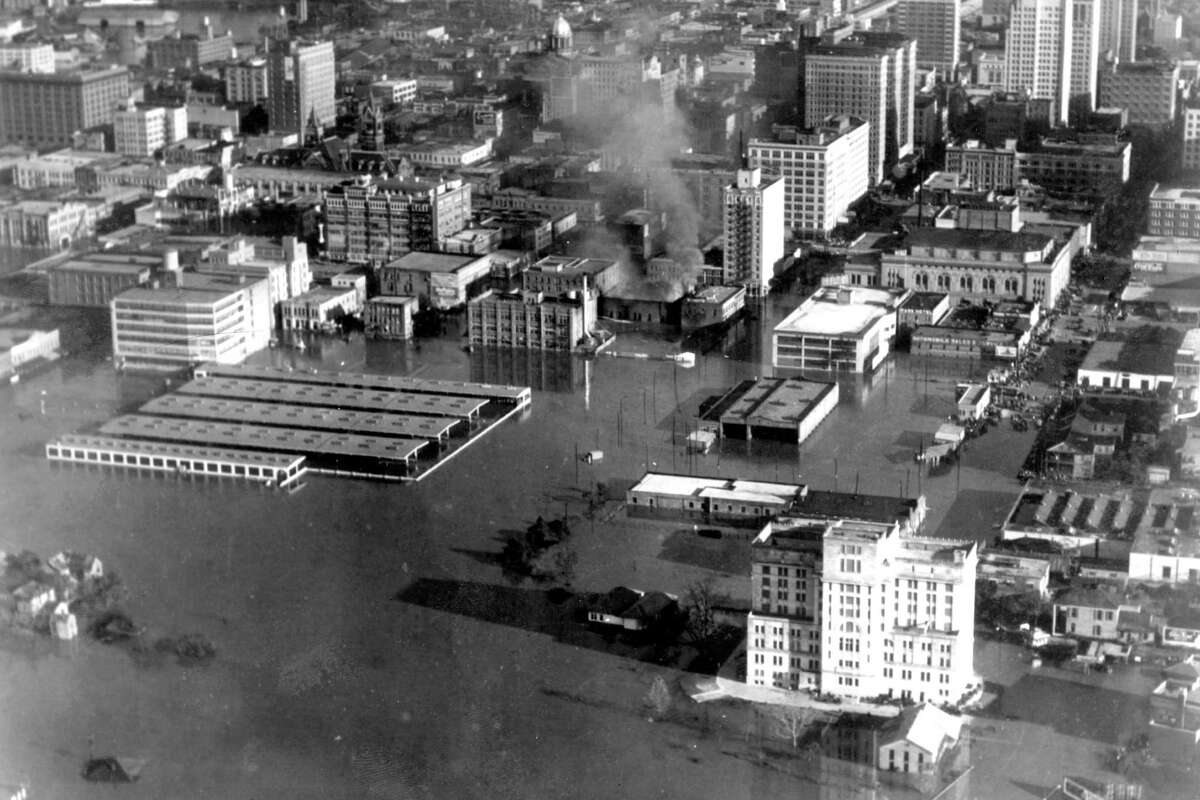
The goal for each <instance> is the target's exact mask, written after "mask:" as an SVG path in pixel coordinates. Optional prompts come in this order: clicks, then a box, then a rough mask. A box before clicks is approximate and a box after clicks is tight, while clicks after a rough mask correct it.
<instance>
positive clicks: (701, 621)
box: [684, 578, 718, 642]
mask: <svg viewBox="0 0 1200 800" xmlns="http://www.w3.org/2000/svg"><path fill="white" fill-rule="evenodd" d="M717 599H718V597H717V592H716V587H715V585H714V583H713V580H712V578H705V579H704V580H701V581H694V582H693V583H692V584H691V585H689V586H688V588H687V594H686V596H685V599H684V603H685V606H686V613H687V622H686V624H685V626H684V630H685V632H686V633H687V636H688V638H689V639H691V640H692V641H693V642H704V641H707V640H708V639H709V638H710V637H711V636H712V635H713V634H714V633H716V630H717V620H716V603H717Z"/></svg>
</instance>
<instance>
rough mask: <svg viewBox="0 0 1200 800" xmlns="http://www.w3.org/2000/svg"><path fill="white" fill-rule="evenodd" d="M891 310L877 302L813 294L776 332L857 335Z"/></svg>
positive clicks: (777, 326)
mask: <svg viewBox="0 0 1200 800" xmlns="http://www.w3.org/2000/svg"><path fill="white" fill-rule="evenodd" d="M890 313H892V312H890V311H888V310H887V309H886V308H883V307H882V306H878V305H874V304H871V305H868V304H865V303H837V302H833V301H830V300H823V299H820V298H810V300H806V301H805V302H803V303H801V304H800V307H799V308H797V309H796V310H795V311H793V312H792V313H790V314H788V315H787V316H786V317H784V319H783V321H782V322H780V323H779V324H778V325H776V326H775V333H777V334H778V333H798V334H811V335H817V336H858V335H859V334H861V333H864V332H865V331H867V330H868V329H869V328H870V327H871V326H872V325H874V324H875V323H877V322H879V320H881V319H883V318H884V317H885V316H887V315H888V314H890Z"/></svg>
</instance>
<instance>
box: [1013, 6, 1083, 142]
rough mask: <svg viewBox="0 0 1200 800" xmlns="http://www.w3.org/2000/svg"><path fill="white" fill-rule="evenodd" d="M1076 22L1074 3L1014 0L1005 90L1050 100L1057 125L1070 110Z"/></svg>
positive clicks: (1065, 117) (1052, 117)
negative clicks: (1073, 24) (1074, 27)
mask: <svg viewBox="0 0 1200 800" xmlns="http://www.w3.org/2000/svg"><path fill="white" fill-rule="evenodd" d="M1073 21H1074V8H1073V2H1072V0H1013V4H1012V9H1011V12H1010V15H1009V20H1008V34H1007V39H1006V40H1005V47H1004V55H1005V64H1004V80H1005V84H1006V85H1005V89H1006V90H1007V91H1010V92H1017V91H1025V92H1028V93H1029V96H1030V97H1032V98H1035V99H1044V100H1049V101H1050V114H1051V119H1052V120H1054V121H1055V122H1062V123H1065V122H1066V121H1067V113H1068V111H1069V109H1070V102H1069V101H1070V91H1071V65H1072V56H1071V49H1072V45H1073V44H1074V40H1075V34H1074V29H1073V27H1072V22H1073Z"/></svg>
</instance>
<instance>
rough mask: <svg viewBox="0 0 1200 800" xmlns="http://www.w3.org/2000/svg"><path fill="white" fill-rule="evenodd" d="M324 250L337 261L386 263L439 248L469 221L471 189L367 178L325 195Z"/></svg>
mask: <svg viewBox="0 0 1200 800" xmlns="http://www.w3.org/2000/svg"><path fill="white" fill-rule="evenodd" d="M323 207H324V215H325V252H326V255H327V256H328V257H329V258H330V259H332V260H334V261H347V262H350V263H352V264H383V263H386V262H388V261H390V260H392V259H395V258H399V257H400V256H403V255H404V254H406V253H408V252H410V251H413V250H435V249H437V247H438V243H439V242H440V241H442V240H443V239H445V238H448V237H450V236H452V235H453V234H455V233H458V232H459V231H460V230H462V229H463V228H464V227H466V225H467V223H468V222H470V219H471V186H470V184H467V183H464V182H463V181H462V179H461V178H455V179H452V180H443V181H440V182H437V183H432V182H422V181H379V182H371V181H370V179H368V178H363V179H360V180H358V181H356V182H355V183H353V184H346V185H343V186H337V187H334V188H331V189H328V190H326V192H325V194H324V203H323Z"/></svg>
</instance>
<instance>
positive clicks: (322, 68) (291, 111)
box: [266, 39, 336, 140]
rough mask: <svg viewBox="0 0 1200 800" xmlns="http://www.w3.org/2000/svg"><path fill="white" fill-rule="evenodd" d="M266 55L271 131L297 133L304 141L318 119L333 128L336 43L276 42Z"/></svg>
mask: <svg viewBox="0 0 1200 800" xmlns="http://www.w3.org/2000/svg"><path fill="white" fill-rule="evenodd" d="M270 48H271V49H270V50H269V51H268V53H267V102H266V107H267V115H268V119H269V120H270V125H271V130H273V131H277V132H287V133H292V132H295V133H296V134H297V135H299V136H300V138H301V140H303V138H304V129H305V126H307V125H308V124H309V121H310V120H311V119H313V118H314V117H315V118H316V120H317V122H318V124H319V125H321V126H325V125H331V124H333V118H334V115H335V114H336V107H335V103H334V80H335V70H334V56H333V42H310V41H299V40H297V41H282V40H278V39H276V40H274V41H272V42H271V44H270Z"/></svg>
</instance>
